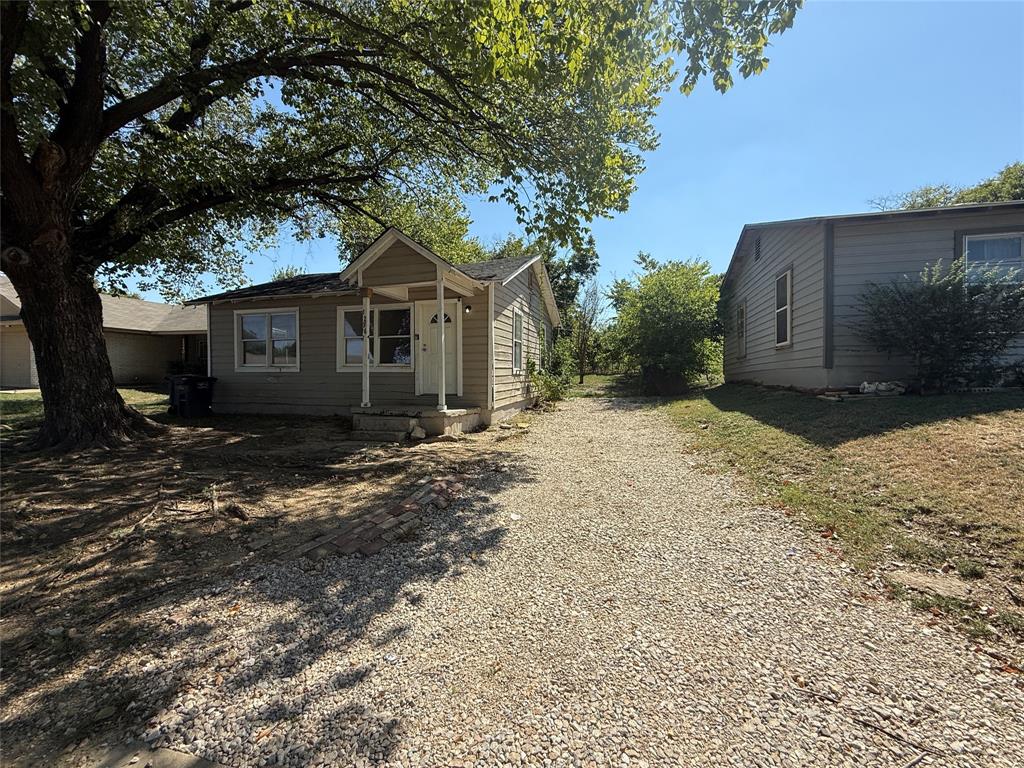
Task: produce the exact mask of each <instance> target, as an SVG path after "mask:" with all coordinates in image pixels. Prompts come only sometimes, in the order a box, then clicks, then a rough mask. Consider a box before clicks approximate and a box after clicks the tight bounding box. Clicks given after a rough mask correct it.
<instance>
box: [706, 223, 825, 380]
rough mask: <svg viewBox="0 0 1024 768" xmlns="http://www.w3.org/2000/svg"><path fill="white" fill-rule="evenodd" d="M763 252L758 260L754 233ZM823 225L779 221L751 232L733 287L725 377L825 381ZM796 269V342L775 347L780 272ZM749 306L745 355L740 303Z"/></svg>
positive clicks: (743, 250)
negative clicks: (738, 327)
mask: <svg viewBox="0 0 1024 768" xmlns="http://www.w3.org/2000/svg"><path fill="white" fill-rule="evenodd" d="M757 236H760V238H761V258H760V259H758V260H757V261H755V260H754V256H753V247H754V239H755V238H756V237H757ZM824 252H825V237H824V227H823V225H821V224H810V225H795V226H790V227H774V228H771V229H764V230H761V231H760V232H756V231H751V232H750V233H748V236H747V238H746V242H745V243H744V244H743V246H742V249H741V254H742V256H741V259H742V260H741V262H740V263H739V264H738V268H735V269H734V275H733V278H732V287H731V288H730V291H729V298H730V310H729V315H730V316H729V320H730V327H729V332H728V333H727V334H726V339H725V350H724V361H725V378H726V381H757V382H761V383H764V384H777V385H784V386H797V387H807V388H814V387H822V386H824V385H825V373H824V368H823V367H822V354H823V343H824V342H823V318H824V279H825V272H824V265H825V262H824ZM790 266H791V267H792V269H793V308H792V312H793V317H792V327H793V334H792V335H793V343H792V345H791V346H789V347H783V348H776V347H775V278H776V276H778V275H779V273H781V272H783V271H784V270H785V269H787V268H788V267H790ZM743 301H745V302H746V306H747V344H746V356H745V357H740V356H739V355H738V348H737V343H736V337H735V333H734V328H733V327H732V325H733V324H734V323H735V314H736V313H735V308H736V306H737V305H738V304H739V303H740V302H743Z"/></svg>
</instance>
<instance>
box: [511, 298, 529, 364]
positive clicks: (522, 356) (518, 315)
mask: <svg viewBox="0 0 1024 768" xmlns="http://www.w3.org/2000/svg"><path fill="white" fill-rule="evenodd" d="M516 321H518V325H519V339H518V340H516V325H517V322H516ZM525 331H526V322H525V321H524V319H523V312H522V310H521V309H519V307H513V308H512V373H513V374H518V373H522V372H523V365H524V363H525V362H526V345H525V344H524V343H523V341H524V339H523V337H524V336H525ZM516 344H518V345H519V365H518V366H517V365H516Z"/></svg>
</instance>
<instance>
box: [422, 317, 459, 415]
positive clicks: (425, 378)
mask: <svg viewBox="0 0 1024 768" xmlns="http://www.w3.org/2000/svg"><path fill="white" fill-rule="evenodd" d="M458 309H459V305H458V302H455V301H446V302H445V303H444V322H445V325H444V334H445V335H444V358H445V372H444V389H445V394H448V395H454V394H457V393H458V389H459V369H458V362H459V345H460V344H461V343H462V339H460V338H459V331H460V330H461V329H462V324H461V323H460V322H459V320H460V318H459V314H458ZM440 327H441V324H440V323H439V322H438V317H437V302H436V301H423V302H419V303H417V305H416V334H417V336H418V343H419V347H418V349H417V350H416V351H417V353H418V354H417V357H416V370H417V371H418V373H419V377H420V394H423V395H426V394H435V395H436V394H437V390H438V380H439V379H440V357H441V355H440V348H441V340H440V336H439V333H438V330H439V329H440Z"/></svg>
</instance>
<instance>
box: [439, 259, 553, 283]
mask: <svg viewBox="0 0 1024 768" xmlns="http://www.w3.org/2000/svg"><path fill="white" fill-rule="evenodd" d="M533 258H534V257H533V256H511V257H509V258H507V259H491V260H490V261H477V262H474V263H472V264H456V265H455V268H456V269H458V270H460V271H462V272H465V273H466V274H467V275H469V276H470V277H472V278H473V279H474V280H481V281H487V282H492V283H500V282H501V281H503V280H507V279H508V278H509V277H511V276H512V275H514V274H515V273H516V272H518V271H519V270H520V269H522V267H523V265H524V264H526V263H527V262H528V261H530V260H531V259H533Z"/></svg>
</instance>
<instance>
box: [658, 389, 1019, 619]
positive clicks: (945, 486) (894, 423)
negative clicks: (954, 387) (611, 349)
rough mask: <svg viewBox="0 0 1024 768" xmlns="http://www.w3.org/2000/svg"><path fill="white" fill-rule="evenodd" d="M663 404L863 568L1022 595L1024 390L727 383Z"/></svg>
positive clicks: (722, 460) (768, 496) (708, 448)
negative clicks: (849, 391) (894, 391)
mask: <svg viewBox="0 0 1024 768" xmlns="http://www.w3.org/2000/svg"><path fill="white" fill-rule="evenodd" d="M667 407H668V409H669V411H670V413H671V415H672V417H673V418H674V419H675V421H676V422H677V423H678V424H679V425H680V426H681V427H683V428H684V429H686V430H687V431H688V432H689V433H690V434H691V435H692V436H693V440H694V442H695V444H696V446H697V447H698V448H699V449H701V450H702V451H705V452H706V453H707V455H708V456H709V457H710V460H711V461H712V462H713V463H714V464H715V465H717V466H718V467H720V468H735V469H737V470H739V473H740V474H741V475H742V476H743V477H745V478H747V479H748V480H749V481H750V482H751V484H752V486H753V488H754V489H755V490H756V492H757V493H758V494H759V495H760V496H761V498H762V500H764V501H765V502H767V503H769V504H774V505H777V506H780V507H783V508H785V509H787V510H790V511H791V512H793V513H795V514H796V516H798V517H799V518H800V519H802V520H803V521H805V522H806V523H808V524H809V525H811V526H813V527H814V528H815V529H816V530H818V531H820V532H821V533H822V535H823V536H826V537H831V538H835V539H836V540H837V542H838V543H839V544H840V545H841V546H842V548H843V550H844V551H845V553H846V555H847V556H848V557H849V558H850V560H851V561H852V562H853V563H854V564H855V565H857V566H858V567H860V568H865V569H867V568H871V567H874V566H875V565H877V564H884V565H888V564H891V563H892V562H893V561H899V562H903V563H907V564H912V565H914V566H919V567H935V568H943V567H944V568H945V569H946V570H951V569H955V570H956V571H957V572H958V573H959V575H960V576H961V577H962V578H963V579H965V580H970V581H971V582H972V583H973V584H976V585H977V586H978V587H980V586H981V583H982V581H983V580H984V581H987V582H989V584H988V586H989V587H990V593H991V594H992V596H993V597H994V598H995V597H997V596H998V595H1001V596H1002V599H1001V600H999V603H1005V602H1006V598H1007V596H1008V592H1007V590H1006V589H1005V587H1004V585H1006V584H1010V583H1012V584H1013V585H1014V586H1013V587H1012V588H1013V589H1014V590H1015V592H1016V593H1017V594H1018V595H1020V594H1021V593H1022V592H1024V589H1021V588H1020V584H1021V583H1022V582H1024V394H1021V393H1019V392H1005V393H986V394H970V395H948V396H943V397H925V398H920V397H893V398H872V399H863V400H847V401H843V402H829V401H824V400H820V399H818V398H816V397H813V396H810V395H805V394H799V393H795V392H788V391H778V390H771V389H764V388H759V387H751V386H732V385H725V386H720V387H715V388H712V389H708V390H704V391H702V392H700V393H697V394H694V395H692V396H690V397H686V398H683V399H679V400H675V401H672V402H671V403H670V404H669V405H668V406H667ZM976 591H978V592H979V593H980V594H984V592H985V590H976ZM997 604H998V603H997ZM924 607H933V606H931V605H926V606H924ZM944 607H947V608H948V607H949V606H948V605H945V606H944ZM1004 618H1005V621H1006V622H1008V623H1010V624H1015V623H1016V624H1018V626H1016V627H1012V628H1013V629H1017V630H1019V629H1020V625H1019V617H1016V616H1010V615H1007V616H1005V617H1004Z"/></svg>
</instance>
